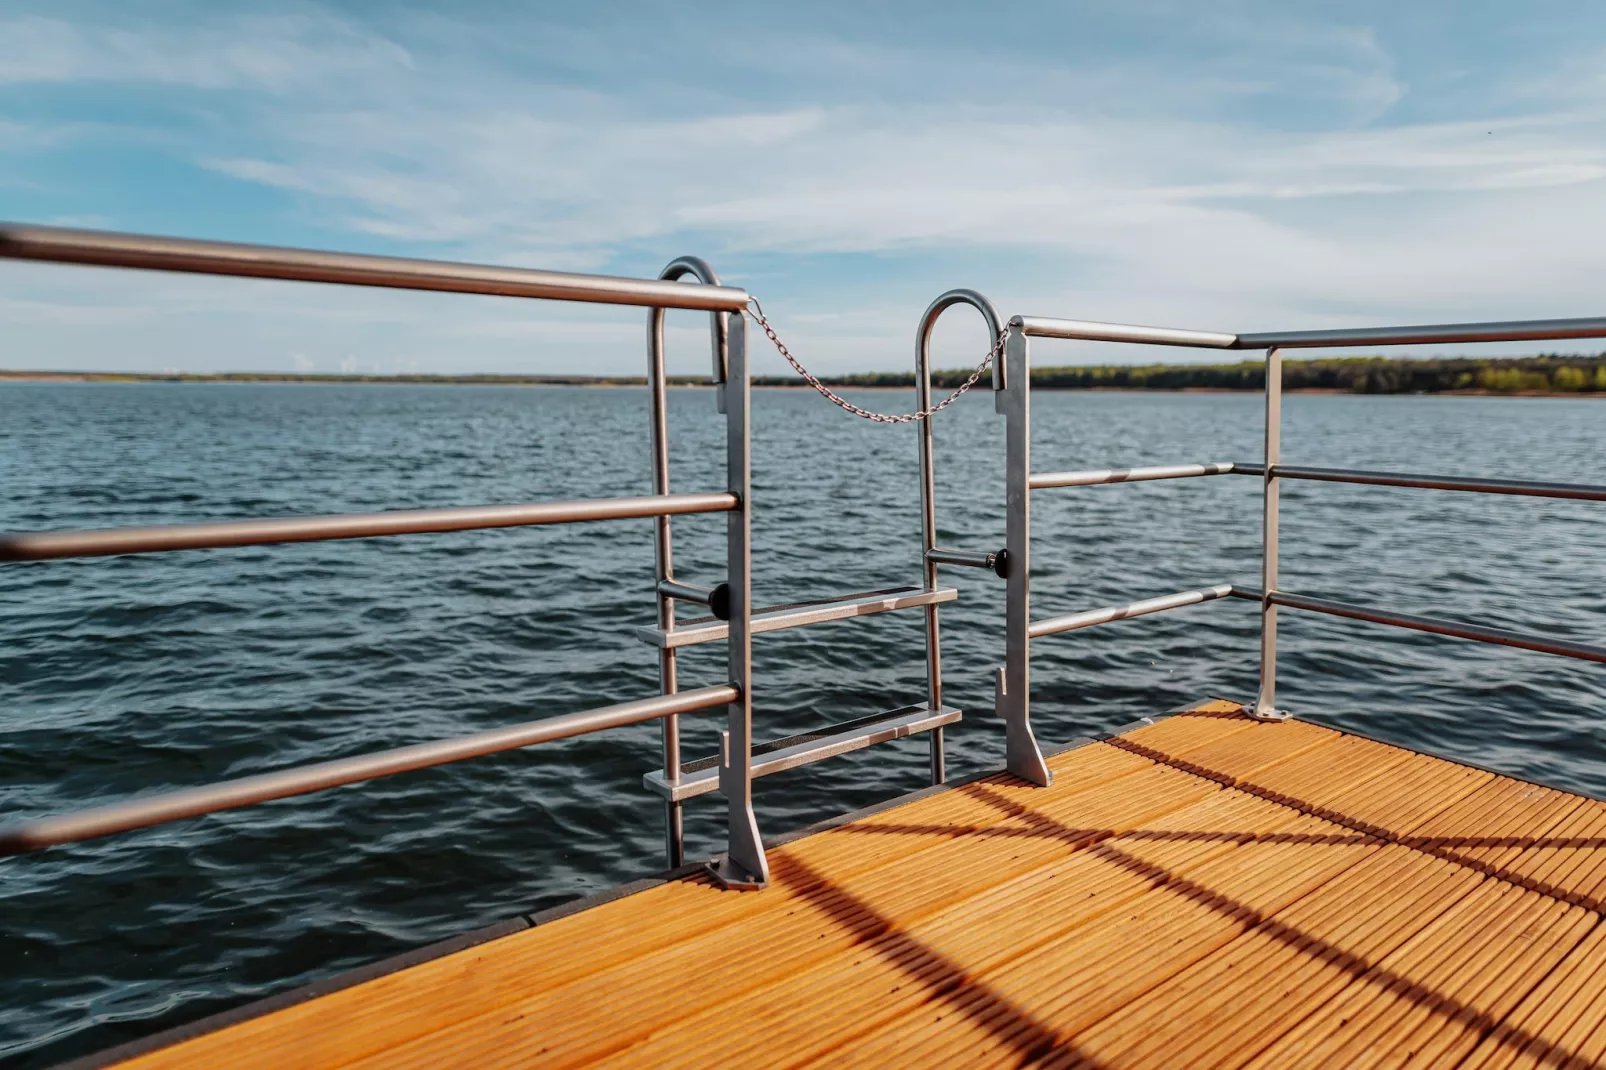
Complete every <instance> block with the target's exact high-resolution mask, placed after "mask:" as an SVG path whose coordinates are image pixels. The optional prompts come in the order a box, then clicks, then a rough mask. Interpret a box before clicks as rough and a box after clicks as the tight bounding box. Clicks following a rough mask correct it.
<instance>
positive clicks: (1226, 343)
mask: <svg viewBox="0 0 1606 1070" xmlns="http://www.w3.org/2000/svg"><path fill="white" fill-rule="evenodd" d="M1009 323H1010V326H1012V327H1019V328H1020V331H1021V333H1022V334H1025V335H1029V336H1031V337H1034V338H1070V339H1076V340H1080V341H1085V342H1138V343H1141V344H1143V345H1152V346H1194V347H1197V348H1200V349H1231V348H1233V346H1235V345H1237V344H1238V336H1237V335H1235V334H1222V333H1220V332H1218V331H1185V330H1180V329H1178V328H1176V327H1143V326H1139V325H1137V324H1132V323H1097V322H1094V321H1092V320H1062V319H1053V318H1050V317H1046V316H1016V317H1015V318H1013V319H1011V320H1010V321H1009Z"/></svg>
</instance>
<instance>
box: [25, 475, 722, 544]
mask: <svg viewBox="0 0 1606 1070" xmlns="http://www.w3.org/2000/svg"><path fill="white" fill-rule="evenodd" d="M740 504H741V503H740V502H739V501H738V500H737V497H736V495H734V494H731V493H730V492H729V491H717V492H714V493H710V494H655V495H651V496H648V497H641V498H596V499H580V500H578V501H559V502H534V503H531V504H528V505H482V506H470V507H467V508H461V509H398V510H394V511H392V512H386V513H352V514H347V515H343V516H305V517H301V516H294V517H281V518H277V519H271V520H220V521H216V522H214V523H205V524H167V525H162V526H159V527H143V528H99V529H92V530H88V531H38V532H12V533H9V534H4V535H0V561H47V560H54V559H57V558H63V557H105V556H107V555H110V554H148V553H161V552H164V551H168V550H199V549H206V548H216V547H224V546H264V545H269V544H272V543H281V542H318V541H321V540H325V539H367V538H372V537H374V536H378V535H422V534H428V533H433V532H443V531H475V530H478V529H481V528H513V527H530V526H535V525H539V524H576V523H582V522H585V521H590V520H625V519H630V518H633V517H644V516H678V515H681V514H684V513H720V512H729V511H731V510H733V509H736V508H738V507H739V506H740Z"/></svg>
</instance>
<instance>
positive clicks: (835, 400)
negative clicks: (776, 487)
mask: <svg viewBox="0 0 1606 1070" xmlns="http://www.w3.org/2000/svg"><path fill="white" fill-rule="evenodd" d="M748 300H749V301H750V302H751V304H752V306H753V310H752V311H751V312H749V311H747V310H746V309H744V310H743V314H744V315H746V316H747V317H748V318H749V319H751V320H752V321H753V322H754V323H756V324H758V326H759V329H760V330H762V331H763V332H764V333H765V334H766V335H768V336H769V340H770V342H771V343H772V344H773V345H774V346H775V351H776V352H777V353H779V354H780V355H781V356H783V357H785V358H786V363H788V364H790V365H791V366H792V370H793V371H795V372H797V373H798V374H799V375H801V376H802V377H803V381H804V382H806V383H808V384H809V385H810V386H812V387H813V388H814V389H816V390H818V391H819V392H820V395H821V396H822V397H824V398H825V400H827V401H829V402H830V403H831V404H833V405H836V406H837V407H839V408H841V409H845V410H846V411H848V412H851V413H852V414H853V415H855V416H862V417H864V418H865V419H866V420H874V421H875V422H876V423H880V424H910V423H914V422H915V421H917V420H925V419H928V418H930V417H932V416H934V415H936V414H937V413H939V412H941V411H942V410H943V409H946V408H947V407H948V406H950V405H952V404H953V403H954V402H956V401H958V400H959V399H960V397H962V396H963V395H964V393H965V392H966V391H967V390H969V389H970V388H971V387H973V386H975V385H976V383H977V381H978V380H980V379H981V373H982V372H984V371H986V370H987V366H988V365H989V364H991V363H992V362H993V361H995V360H999V359H1001V358H1002V357H1003V355H1004V341H1005V340H1006V339H1007V338H1008V337H1009V331H1008V330H1007V329H1005V330H1002V331H999V332H998V340H997V341H995V342H994V343H993V348H992V349H991V350H990V351H989V352H988V353H987V356H986V357H984V358H982V362H981V363H980V364H978V365H976V370H975V371H974V372H972V373H971V374H970V378H969V379H966V380H965V381H964V382H963V383H961V384H960V386H959V389H958V390H955V391H954V392H953V393H952V394H949V395H948V396H947V397H946V398H943V399H942V400H941V401H939V402H938V403H937V404H935V405H933V406H932V407H931V408H929V409H921V410H920V411H919V412H906V413H902V414H900V415H897V416H888V415H887V414H886V413H883V412H871V411H870V410H869V409H861V408H859V406H857V405H855V404H854V403H853V402H851V401H849V400H848V399H847V398H845V397H843V396H842V395H840V394H838V393H836V392H835V391H833V390H832V389H831V388H830V387H828V386H826V385H825V384H824V383H822V382H820V380H819V378H818V377H816V376H815V375H814V373H813V372H811V371H809V370H808V369H807V368H805V367H803V365H801V364H799V363H798V361H797V358H796V357H794V356H792V351H791V350H790V349H787V348H786V343H785V342H783V341H781V339H780V336H779V335H777V334H776V333H775V328H774V327H771V326H770V321H769V320H768V319H766V318H765V317H764V306H763V305H761V304H759V303H758V298H756V297H752V298H749V299H748Z"/></svg>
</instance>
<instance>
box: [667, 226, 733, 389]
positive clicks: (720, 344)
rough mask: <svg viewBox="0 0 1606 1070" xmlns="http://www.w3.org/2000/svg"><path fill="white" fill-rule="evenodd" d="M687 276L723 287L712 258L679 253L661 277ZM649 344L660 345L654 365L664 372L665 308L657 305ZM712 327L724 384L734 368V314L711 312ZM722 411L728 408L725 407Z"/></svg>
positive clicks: (717, 376)
mask: <svg viewBox="0 0 1606 1070" xmlns="http://www.w3.org/2000/svg"><path fill="white" fill-rule="evenodd" d="M687 275H690V276H692V277H693V278H695V279H696V280H697V281H698V282H700V283H703V284H704V285H705V286H721V285H723V283H721V282H720V281H719V275H718V274H717V273H716V272H715V271H714V269H713V267H712V266H710V265H709V263H708V261H706V260H704V259H703V258H702V257H700V256H678V257H676V258H675V259H673V260H671V261H670V262H669V263H668V265H666V266H665V267H664V269H663V270H662V271H660V272H659V273H658V277H659V278H660V279H662V280H663V281H664V282H679V281H680V280H681V279H683V278H685V277H686V276H687ZM647 320H648V331H649V332H650V333H649V336H648V337H649V338H651V339H652V341H651V342H650V343H649V344H651V345H654V346H656V347H657V352H656V353H655V354H654V356H655V359H654V361H653V364H654V366H655V367H656V368H657V369H658V371H659V374H662V368H663V352H664V310H663V309H661V308H655V309H653V310H652V312H651V313H649V315H648V317H647ZM708 330H709V334H710V336H711V337H712V340H713V346H714V382H715V383H716V384H717V383H723V382H724V381H725V379H726V377H727V376H728V374H729V371H730V313H729V312H710V313H709V314H708ZM721 411H724V410H723V409H721Z"/></svg>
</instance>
